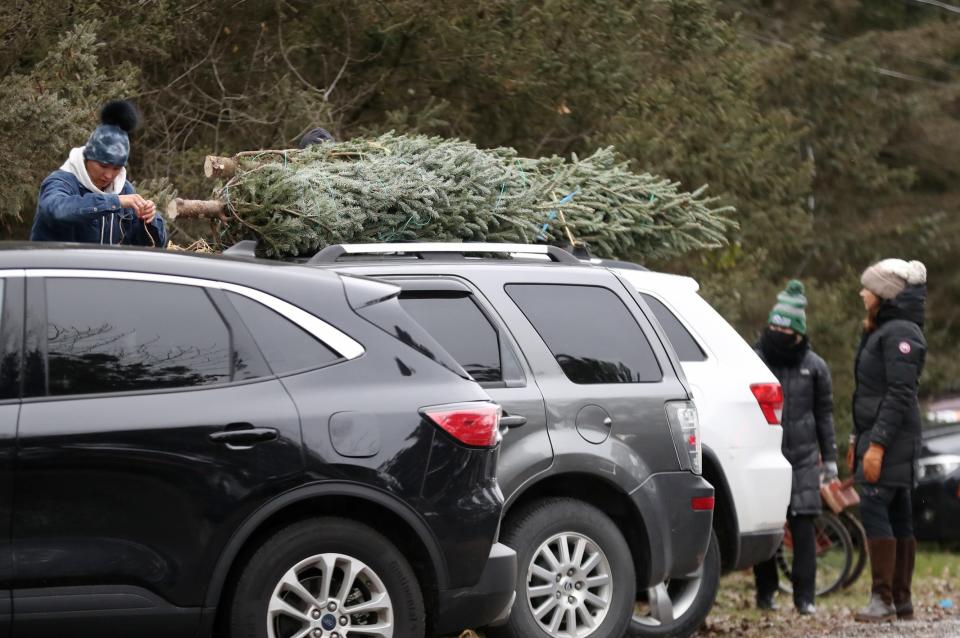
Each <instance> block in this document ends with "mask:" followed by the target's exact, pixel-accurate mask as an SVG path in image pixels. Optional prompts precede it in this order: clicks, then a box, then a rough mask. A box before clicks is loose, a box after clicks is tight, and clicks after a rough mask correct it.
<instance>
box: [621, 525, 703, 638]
mask: <svg viewBox="0 0 960 638" xmlns="http://www.w3.org/2000/svg"><path fill="white" fill-rule="evenodd" d="M717 543H718V541H717V535H716V534H715V533H713V532H711V533H710V545H709V546H708V547H707V553H706V555H705V556H704V559H703V565H701V566H700V569H699V570H698V571H697V573H696V574H694V575H693V576H691V577H690V578H671V579H670V580H668V581H666V582H663V583H660V584H659V585H657V586H656V587H652V588H650V589H648V590H646V591H645V592H640V595H639V596H638V597H637V604H636V607H635V608H634V613H633V621H632V622H631V623H630V635H631V636H633V637H634V638H674V637H678V636H690V635H692V634H693V633H694V632H695V631H696V630H697V629H699V628H700V626H701V625H702V624H703V621H704V620H706V618H707V615H708V614H709V613H710V609H711V608H712V607H713V601H714V600H715V599H716V597H717V588H718V587H719V586H720V549H719V547H718V544H717Z"/></svg>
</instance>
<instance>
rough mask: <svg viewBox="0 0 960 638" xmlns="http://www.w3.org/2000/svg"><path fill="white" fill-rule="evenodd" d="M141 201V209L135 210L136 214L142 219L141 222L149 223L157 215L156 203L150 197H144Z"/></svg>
mask: <svg viewBox="0 0 960 638" xmlns="http://www.w3.org/2000/svg"><path fill="white" fill-rule="evenodd" d="M143 203H144V207H143V210H139V211H137V216H138V217H139V218H140V219H142V220H143V223H145V224H149V223H151V222H153V219H154V218H155V217H156V216H157V205H156V204H154V203H153V200H151V199H145V200H143Z"/></svg>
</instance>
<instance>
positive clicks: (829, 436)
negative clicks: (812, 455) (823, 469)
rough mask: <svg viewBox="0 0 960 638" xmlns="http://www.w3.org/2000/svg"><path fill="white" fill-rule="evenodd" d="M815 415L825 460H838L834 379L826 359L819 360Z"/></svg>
mask: <svg viewBox="0 0 960 638" xmlns="http://www.w3.org/2000/svg"><path fill="white" fill-rule="evenodd" d="M813 417H814V419H815V420H816V422H817V440H818V442H819V443H820V456H821V457H822V458H823V460H824V461H836V460H837V439H836V433H835V432H834V429H833V380H832V379H831V377H830V368H829V367H828V366H827V363H826V361H823V360H821V361H819V362H818V365H817V375H816V377H815V378H814V397H813Z"/></svg>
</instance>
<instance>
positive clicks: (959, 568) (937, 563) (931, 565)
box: [696, 547, 960, 638]
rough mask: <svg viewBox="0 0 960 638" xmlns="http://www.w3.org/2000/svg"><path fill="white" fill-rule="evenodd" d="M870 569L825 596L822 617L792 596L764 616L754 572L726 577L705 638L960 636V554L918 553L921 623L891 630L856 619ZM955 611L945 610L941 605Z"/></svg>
mask: <svg viewBox="0 0 960 638" xmlns="http://www.w3.org/2000/svg"><path fill="white" fill-rule="evenodd" d="M869 592H870V569H869V567H867V569H866V570H865V571H864V574H863V576H861V577H860V580H859V581H858V582H857V583H855V584H854V585H853V586H852V587H851V588H850V589H847V590H845V591H843V592H839V593H837V594H833V595H831V596H827V597H823V598H819V599H818V600H817V614H816V615H815V616H813V617H806V616H800V615H798V614H797V613H796V612H795V611H794V609H793V604H792V600H791V599H790V597H789V595H784V594H781V595H780V596H779V599H778V604H779V605H780V610H779V611H776V612H761V611H759V610H757V609H756V606H755V605H754V588H753V573H752V572H751V571H746V572H738V573H735V574H729V575H727V576H725V577H724V578H723V579H722V580H721V582H720V591H719V592H718V594H717V601H716V603H715V604H714V607H713V610H712V611H711V613H710V617H709V618H708V619H707V623H706V627H705V628H704V629H703V630H701V631H700V632H699V633H698V634H696V635H697V636H699V637H703V638H706V637H711V638H712V637H714V636H738V637H740V636H742V637H744V638H754V637H756V638H760V637H767V636H776V638H799V637H801V636H804V637H805V636H840V635H843V636H960V614H958V611H957V605H960V554H958V553H956V552H949V551H944V550H940V549H937V548H933V547H922V548H921V550H920V551H919V552H918V554H917V565H916V570H915V572H914V583H913V597H914V607H915V609H916V620H915V621H913V622H908V623H896V624H894V625H887V626H880V627H877V626H864V625H861V624H859V623H856V622H855V621H854V620H853V610H855V609H858V608H860V607H862V606H863V605H864V604H865V603H866V602H867V598H868V597H869ZM942 600H950V601H952V603H953V605H954V607H953V608H952V609H944V608H943V607H941V606H940V601H942Z"/></svg>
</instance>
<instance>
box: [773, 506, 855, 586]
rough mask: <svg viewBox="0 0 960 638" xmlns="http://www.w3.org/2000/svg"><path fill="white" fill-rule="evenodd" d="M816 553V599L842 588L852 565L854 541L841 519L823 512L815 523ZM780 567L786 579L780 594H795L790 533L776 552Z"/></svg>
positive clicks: (782, 581) (785, 536) (778, 566)
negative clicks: (792, 577) (792, 578)
mask: <svg viewBox="0 0 960 638" xmlns="http://www.w3.org/2000/svg"><path fill="white" fill-rule="evenodd" d="M813 524H814V529H815V539H816V553H817V591H816V594H817V596H826V595H827V594H832V593H833V592H835V591H837V590H838V589H840V588H841V587H843V583H844V581H845V580H846V578H847V576H848V574H849V573H850V568H851V566H852V565H853V553H854V549H853V541H852V540H850V534H849V533H848V532H847V528H846V527H844V525H843V523H842V522H840V519H839V518H837V516H836V515H835V514H833V513H832V512H822V513H821V514H820V515H819V516H817V518H816V519H815V520H814V522H813ZM777 568H778V569H779V571H780V574H781V575H783V577H784V578H783V579H782V580H781V581H780V591H782V592H785V593H788V594H792V593H793V583H792V581H791V572H792V568H793V539H792V537H791V536H790V534H789V530H787V533H786V534H784V537H783V543H782V544H781V545H780V549H778V550H777Z"/></svg>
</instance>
